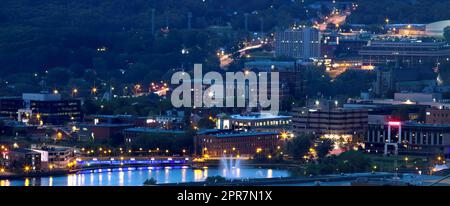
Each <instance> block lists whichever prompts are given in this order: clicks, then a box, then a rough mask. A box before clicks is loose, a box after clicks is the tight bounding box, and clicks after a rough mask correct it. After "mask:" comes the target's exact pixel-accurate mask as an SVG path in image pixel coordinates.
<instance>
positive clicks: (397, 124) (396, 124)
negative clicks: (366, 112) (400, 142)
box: [389, 121, 401, 126]
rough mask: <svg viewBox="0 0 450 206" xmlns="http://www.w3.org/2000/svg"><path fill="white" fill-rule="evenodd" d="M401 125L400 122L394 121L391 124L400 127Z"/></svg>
mask: <svg viewBox="0 0 450 206" xmlns="http://www.w3.org/2000/svg"><path fill="white" fill-rule="evenodd" d="M400 124H401V123H400V122H393V121H390V122H389V125H390V126H400Z"/></svg>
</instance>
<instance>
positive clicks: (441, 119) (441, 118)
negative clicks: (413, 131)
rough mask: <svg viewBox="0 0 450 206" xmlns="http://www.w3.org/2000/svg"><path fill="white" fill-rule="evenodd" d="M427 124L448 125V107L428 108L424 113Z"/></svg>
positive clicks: (449, 119)
mask: <svg viewBox="0 0 450 206" xmlns="http://www.w3.org/2000/svg"><path fill="white" fill-rule="evenodd" d="M425 123H427V124H443V125H449V127H450V109H448V108H443V109H438V108H428V109H427V110H426V115H425Z"/></svg>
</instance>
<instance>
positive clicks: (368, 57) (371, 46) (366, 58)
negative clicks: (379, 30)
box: [359, 41, 450, 66]
mask: <svg viewBox="0 0 450 206" xmlns="http://www.w3.org/2000/svg"><path fill="white" fill-rule="evenodd" d="M359 55H360V56H361V58H362V61H363V64H365V65H383V64H389V63H394V64H396V63H398V64H399V65H404V66H415V65H420V64H430V63H431V64H436V63H438V62H443V61H447V60H448V58H450V46H449V45H447V44H446V43H444V42H416V41H372V42H369V43H368V44H367V45H366V46H364V47H362V49H361V50H360V51H359Z"/></svg>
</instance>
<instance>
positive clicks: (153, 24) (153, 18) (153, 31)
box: [152, 9, 155, 34]
mask: <svg viewBox="0 0 450 206" xmlns="http://www.w3.org/2000/svg"><path fill="white" fill-rule="evenodd" d="M152 34H155V9H152Z"/></svg>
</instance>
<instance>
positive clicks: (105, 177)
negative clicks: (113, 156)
mask: <svg viewBox="0 0 450 206" xmlns="http://www.w3.org/2000/svg"><path fill="white" fill-rule="evenodd" d="M100 171H101V172H100ZM224 172H228V173H230V174H231V175H232V177H233V178H277V177H286V176H289V172H288V171H286V170H277V169H259V168H236V169H233V170H230V171H223V170H221V169H219V168H208V169H193V168H187V167H183V168H172V167H165V168H161V167H159V168H153V167H148V168H147V167H145V168H137V169H136V168H124V169H112V170H111V169H103V170H95V171H94V170H89V171H83V172H80V173H78V174H68V175H66V176H57V177H41V178H25V179H22V180H0V186H36V185H42V186H141V185H142V184H143V183H144V181H145V180H147V179H149V178H154V179H155V180H156V182H157V183H179V182H199V181H204V180H205V179H206V178H207V177H208V176H217V175H223V174H224Z"/></svg>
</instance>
